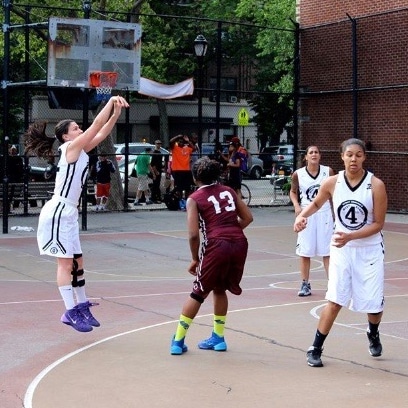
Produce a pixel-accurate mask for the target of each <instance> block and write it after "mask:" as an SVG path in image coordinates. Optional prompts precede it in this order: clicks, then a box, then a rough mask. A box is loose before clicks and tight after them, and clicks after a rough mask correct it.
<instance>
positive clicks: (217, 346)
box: [198, 332, 227, 351]
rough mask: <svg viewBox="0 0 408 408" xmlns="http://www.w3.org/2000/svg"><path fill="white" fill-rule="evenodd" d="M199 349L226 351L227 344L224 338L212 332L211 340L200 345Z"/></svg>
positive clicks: (206, 340) (201, 342)
mask: <svg viewBox="0 0 408 408" xmlns="http://www.w3.org/2000/svg"><path fill="white" fill-rule="evenodd" d="M198 348H199V349H202V350H214V351H226V350H227V343H226V342H225V340H224V337H220V336H218V335H217V334H215V333H214V332H212V334H211V337H210V338H208V339H205V340H203V341H200V343H198Z"/></svg>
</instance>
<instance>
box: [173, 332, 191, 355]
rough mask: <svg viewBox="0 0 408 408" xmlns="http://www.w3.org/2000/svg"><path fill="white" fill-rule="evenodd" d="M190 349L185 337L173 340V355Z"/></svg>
mask: <svg viewBox="0 0 408 408" xmlns="http://www.w3.org/2000/svg"><path fill="white" fill-rule="evenodd" d="M187 351H188V347H187V346H186V345H185V344H184V338H182V339H181V340H174V336H173V340H172V341H171V346H170V354H172V355H180V354H183V353H185V352H187Z"/></svg>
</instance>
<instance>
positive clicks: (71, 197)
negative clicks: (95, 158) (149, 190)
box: [25, 96, 129, 332]
mask: <svg viewBox="0 0 408 408" xmlns="http://www.w3.org/2000/svg"><path fill="white" fill-rule="evenodd" d="M128 107H129V104H128V103H127V102H126V100H125V99H124V98H122V97H121V96H113V97H111V98H110V99H109V101H108V102H107V103H106V105H105V106H104V107H103V109H102V110H101V111H100V112H99V113H98V115H97V116H96V118H95V119H94V121H93V123H92V124H91V126H89V128H88V129H87V130H85V131H83V130H82V129H81V128H80V127H79V125H78V124H77V123H76V122H74V121H73V120H71V119H65V120H62V121H60V122H59V123H58V124H57V125H56V127H55V133H54V134H55V136H52V137H48V136H47V135H46V133H45V128H46V123H45V122H37V123H34V124H32V125H31V126H30V127H29V128H28V130H27V132H26V134H25V149H26V152H28V153H31V154H36V155H37V156H38V157H43V158H46V159H47V158H49V157H50V156H51V155H53V154H54V152H53V150H52V146H53V143H54V141H55V140H58V141H59V142H60V143H61V146H60V147H59V152H60V159H59V162H58V171H57V174H56V179H55V188H54V194H53V196H52V198H51V200H49V201H47V202H46V203H45V205H44V206H43V208H42V209H41V213H40V217H39V220H38V229H37V241H38V248H39V250H40V254H42V255H49V256H52V257H54V258H57V285H58V289H59V292H60V294H61V297H62V299H63V301H64V304H65V308H66V311H65V313H64V314H63V315H62V317H61V322H62V323H64V324H67V325H70V326H72V327H73V328H74V329H75V330H77V331H80V332H89V331H91V330H92V329H93V327H98V326H100V323H99V322H98V321H97V320H96V319H95V318H94V316H93V315H92V313H91V311H90V306H93V304H92V303H91V302H89V300H88V298H87V296H86V294H85V277H84V266H83V264H84V262H83V256H82V249H81V243H80V240H79V225H78V202H79V199H80V196H81V193H82V188H83V186H84V184H85V183H86V179H87V174H88V165H89V157H88V155H87V152H89V151H91V150H92V149H93V148H94V147H96V146H97V145H98V144H99V143H100V142H102V141H103V140H104V139H106V138H107V137H108V136H109V135H110V133H111V131H112V129H113V127H114V126H115V123H116V122H117V120H118V119H119V116H120V113H121V110H122V108H128ZM74 295H75V296H74ZM75 298H76V299H75Z"/></svg>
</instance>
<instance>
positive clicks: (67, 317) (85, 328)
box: [61, 305, 92, 332]
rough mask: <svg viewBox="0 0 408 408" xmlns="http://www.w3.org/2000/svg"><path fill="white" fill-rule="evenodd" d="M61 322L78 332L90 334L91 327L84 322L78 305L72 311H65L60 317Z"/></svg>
mask: <svg viewBox="0 0 408 408" xmlns="http://www.w3.org/2000/svg"><path fill="white" fill-rule="evenodd" d="M61 322H62V323H64V324H67V325H69V326H72V327H73V328H74V329H75V330H77V331H79V332H90V331H91V330H92V326H91V325H90V324H89V323H88V322H87V321H86V320H85V318H84V316H83V315H82V313H81V312H80V311H79V308H78V305H77V306H75V307H74V308H73V309H70V310H67V311H66V312H65V313H64V314H63V315H62V316H61Z"/></svg>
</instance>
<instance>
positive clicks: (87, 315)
mask: <svg viewBox="0 0 408 408" xmlns="http://www.w3.org/2000/svg"><path fill="white" fill-rule="evenodd" d="M98 304H99V303H91V302H90V301H89V300H88V301H86V302H84V303H79V304H78V309H79V312H80V313H81V314H82V316H83V317H84V319H85V321H86V322H87V323H88V324H89V325H90V326H93V327H99V326H100V325H101V324H100V323H99V322H98V321H97V320H96V319H95V317H94V316H93V315H92V313H91V311H90V310H89V308H90V307H91V306H97V305H98Z"/></svg>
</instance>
